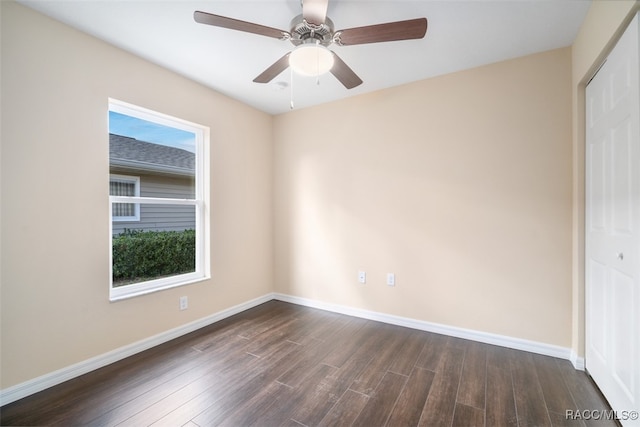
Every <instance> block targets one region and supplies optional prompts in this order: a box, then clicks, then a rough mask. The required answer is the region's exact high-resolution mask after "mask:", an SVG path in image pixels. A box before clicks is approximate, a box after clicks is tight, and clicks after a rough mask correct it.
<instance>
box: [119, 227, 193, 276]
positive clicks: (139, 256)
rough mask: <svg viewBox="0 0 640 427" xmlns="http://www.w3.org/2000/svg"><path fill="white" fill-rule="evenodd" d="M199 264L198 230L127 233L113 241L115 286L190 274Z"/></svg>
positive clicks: (134, 231)
mask: <svg viewBox="0 0 640 427" xmlns="http://www.w3.org/2000/svg"><path fill="white" fill-rule="evenodd" d="M195 260H196V233H195V230H185V231H142V230H125V231H124V232H123V233H120V234H119V235H117V236H114V237H113V283H114V285H115V286H119V285H124V284H127V283H131V282H139V281H143V280H150V279H154V278H158V277H163V276H173V275H175V274H181V273H189V272H192V271H194V270H195V265H196V261H195Z"/></svg>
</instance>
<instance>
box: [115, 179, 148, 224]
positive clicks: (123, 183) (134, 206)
mask: <svg viewBox="0 0 640 427" xmlns="http://www.w3.org/2000/svg"><path fill="white" fill-rule="evenodd" d="M109 196H127V197H140V177H137V176H125V175H111V176H110V177H109ZM111 219H112V220H113V221H140V204H138V203H112V204H111Z"/></svg>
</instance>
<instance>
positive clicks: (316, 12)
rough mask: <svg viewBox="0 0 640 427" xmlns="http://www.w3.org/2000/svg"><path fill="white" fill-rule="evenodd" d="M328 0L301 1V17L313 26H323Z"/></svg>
mask: <svg viewBox="0 0 640 427" xmlns="http://www.w3.org/2000/svg"><path fill="white" fill-rule="evenodd" d="M328 5H329V0H302V17H303V18H304V19H305V20H306V21H307V22H309V23H311V24H315V25H321V24H324V21H325V19H326V18H327V6H328Z"/></svg>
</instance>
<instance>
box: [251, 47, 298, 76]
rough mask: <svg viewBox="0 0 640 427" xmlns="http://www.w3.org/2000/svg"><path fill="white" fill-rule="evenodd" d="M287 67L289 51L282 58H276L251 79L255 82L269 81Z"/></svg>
mask: <svg viewBox="0 0 640 427" xmlns="http://www.w3.org/2000/svg"><path fill="white" fill-rule="evenodd" d="M288 67H289V53H287V54H286V55H285V56H283V57H282V58H280V59H278V60H277V61H276V62H274V63H273V65H271V66H270V67H269V68H267V69H266V70H264V71H263V72H262V74H260V75H259V76H258V77H256V78H255V79H253V81H254V82H255V83H269V82H270V81H271V80H273V79H274V78H275V77H276V76H277V75H278V74H280V73H281V72H283V71H284V70H286V69H287V68H288Z"/></svg>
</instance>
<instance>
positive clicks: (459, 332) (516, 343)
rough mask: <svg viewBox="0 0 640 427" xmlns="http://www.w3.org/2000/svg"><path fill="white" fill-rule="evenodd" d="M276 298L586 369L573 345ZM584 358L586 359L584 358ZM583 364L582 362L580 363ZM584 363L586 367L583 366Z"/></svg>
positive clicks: (308, 300) (297, 298)
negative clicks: (557, 344)
mask: <svg viewBox="0 0 640 427" xmlns="http://www.w3.org/2000/svg"><path fill="white" fill-rule="evenodd" d="M274 298H275V299H277V300H280V301H285V302H290V303H293V304H298V305H304V306H307V307H312V308H318V309H321V310H326V311H332V312H334V313H340V314H346V315H349V316H354V317H360V318H363V319H368V320H376V321H378V322H383V323H389V324H392V325H398V326H405V327H407V328H412V329H418V330H421V331H427V332H433V333H436V334H442V335H449V336H452V337H458V338H464V339H467V340H472V341H479V342H483V343H486V344H493V345H497V346H500V347H507V348H513V349H516V350H523V351H528V352H531V353H537V354H543V355H545V356H552V357H557V358H559V359H565V360H569V361H571V363H573V366H574V367H575V368H576V369H584V360H583V359H582V358H578V357H577V355H576V354H575V352H573V351H572V350H571V349H569V348H565V347H560V346H556V345H552V344H545V343H540V342H536V341H529V340H524V339H521V338H514V337H508V336H504V335H497V334H491V333H487V332H481V331H474V330H472V329H463V328H457V327H454V326H447V325H442V324H438V323H431V322H425V321H423V320H415V319H410V318H407V317H400V316H393V315H390V314H385V313H378V312H375V311H369V310H362V309H358V308H353V307H348V306H343V305H336V304H329V303H325V302H321V301H316V300H311V299H307V298H300V297H295V296H291V295H285V294H274ZM581 360H582V361H581ZM580 364H582V365H580ZM580 366H582V368H580Z"/></svg>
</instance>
